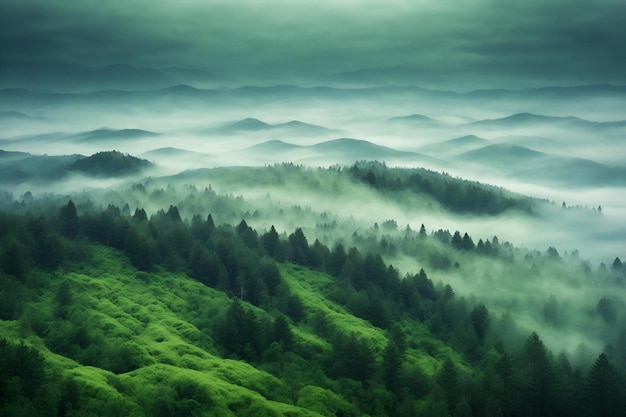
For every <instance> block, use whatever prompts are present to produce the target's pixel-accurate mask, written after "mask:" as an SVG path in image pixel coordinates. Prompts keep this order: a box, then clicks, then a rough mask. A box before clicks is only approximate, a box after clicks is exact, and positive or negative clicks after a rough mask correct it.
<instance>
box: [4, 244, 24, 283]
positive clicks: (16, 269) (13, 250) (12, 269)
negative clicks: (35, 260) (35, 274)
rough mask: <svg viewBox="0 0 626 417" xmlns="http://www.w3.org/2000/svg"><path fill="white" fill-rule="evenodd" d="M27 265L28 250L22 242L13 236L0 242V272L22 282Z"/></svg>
mask: <svg viewBox="0 0 626 417" xmlns="http://www.w3.org/2000/svg"><path fill="white" fill-rule="evenodd" d="M29 264H30V262H29V256H28V249H27V248H26V246H25V245H24V244H23V243H22V242H20V241H19V240H17V239H16V238H14V237H13V236H7V237H5V238H4V239H2V240H0V271H2V272H4V273H5V274H7V275H10V276H12V277H14V278H17V279H18V280H20V281H24V280H25V279H26V275H27V274H28V270H29V269H30V265H29Z"/></svg>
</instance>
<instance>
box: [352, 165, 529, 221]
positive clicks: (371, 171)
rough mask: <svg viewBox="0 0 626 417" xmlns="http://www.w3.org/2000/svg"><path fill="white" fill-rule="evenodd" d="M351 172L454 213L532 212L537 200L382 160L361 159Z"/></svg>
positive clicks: (377, 185)
mask: <svg viewBox="0 0 626 417" xmlns="http://www.w3.org/2000/svg"><path fill="white" fill-rule="evenodd" d="M348 172H349V174H350V175H351V177H352V178H354V179H356V180H358V181H361V182H363V183H365V184H368V185H370V186H371V187H373V188H374V189H376V190H379V191H380V192H383V193H389V194H391V195H394V196H396V197H399V192H402V193H405V192H407V191H410V192H413V193H417V194H425V195H429V196H431V197H433V198H434V199H435V200H436V201H437V202H439V203H440V204H441V205H442V206H443V207H445V208H446V209H448V210H450V211H453V212H460V213H474V214H483V215H484V214H490V215H492V214H500V213H502V212H504V211H506V210H509V209H516V210H520V211H523V212H528V213H532V208H533V206H534V205H535V204H536V203H537V201H534V200H533V199H531V198H528V197H524V196H521V195H516V194H513V193H511V192H508V191H506V190H503V189H502V188H499V187H494V186H490V185H485V184H481V183H478V182H473V181H468V180H462V179H459V178H453V177H451V176H449V175H446V174H445V173H444V174H439V173H436V172H433V171H429V170H427V169H423V168H388V167H387V166H386V165H385V164H382V163H378V162H357V163H356V164H354V165H353V166H352V167H351V168H350V169H349V170H348Z"/></svg>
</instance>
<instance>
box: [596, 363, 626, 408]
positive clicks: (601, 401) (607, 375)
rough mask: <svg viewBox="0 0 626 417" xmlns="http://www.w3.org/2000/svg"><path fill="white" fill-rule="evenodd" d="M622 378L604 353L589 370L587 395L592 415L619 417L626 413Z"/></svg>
mask: <svg viewBox="0 0 626 417" xmlns="http://www.w3.org/2000/svg"><path fill="white" fill-rule="evenodd" d="M620 385H621V378H620V375H619V373H618V372H617V370H616V369H615V367H614V366H613V365H611V363H610V362H609V360H608V358H607V357H606V355H605V354H604V353H602V354H600V356H598V359H596V362H595V363H594V364H593V366H592V367H591V369H590V370H589V376H588V377H587V394H588V401H589V408H590V412H591V415H593V416H599V417H617V416H619V415H623V412H624V408H623V407H624V405H625V404H624V401H623V400H624V399H623V395H624V393H623V392H622V391H621V390H620V389H619V387H620Z"/></svg>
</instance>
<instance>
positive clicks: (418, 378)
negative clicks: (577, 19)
mask: <svg viewBox="0 0 626 417" xmlns="http://www.w3.org/2000/svg"><path fill="white" fill-rule="evenodd" d="M251 170H252V171H251V172H250V173H249V175H250V176H251V178H255V179H256V181H260V182H261V183H267V182H271V181H274V180H273V179H272V176H273V175H275V172H277V171H276V170H278V172H280V174H281V178H290V176H288V175H284V174H285V172H283V171H285V170H286V171H290V172H291V173H292V174H297V175H299V176H300V177H301V181H302V184H303V186H305V187H313V188H314V187H319V180H320V178H323V176H322V177H320V176H319V175H320V173H319V172H320V171H316V170H303V169H302V168H298V167H294V166H283V167H275V168H271V169H266V170H263V169H261V170H258V169H257V172H255V171H254V169H251ZM368 170H370V171H368ZM245 171H246V169H235V170H234V171H232V172H233V174H235V173H236V174H237V175H239V174H241V173H244V172H245ZM261 174H262V175H261ZM330 174H332V175H339V176H340V177H341V176H343V175H347V176H348V178H350V180H349V181H356V184H360V183H365V184H364V186H365V187H372V188H373V189H374V192H379V193H382V194H385V195H388V197H389V198H394V193H397V192H398V191H399V190H402V189H405V188H406V189H407V191H408V192H411V193H413V192H415V193H418V194H422V193H423V194H429V195H430V197H431V198H433V201H439V200H438V199H439V198H442V197H441V196H442V195H443V194H439V193H437V192H434V191H425V189H424V188H421V187H423V182H419V181H418V180H417V179H416V175H417V174H416V173H414V172H411V171H405V170H397V171H396V170H390V169H388V168H386V167H385V166H383V165H379V164H367V163H363V164H357V165H355V166H353V167H352V168H350V169H346V170H345V171H334V170H329V171H323V175H330ZM420 174H423V175H424V178H429V177H428V175H429V174H428V173H426V172H421V173H420ZM267 175H269V177H267ZM226 177H227V176H226ZM277 177H278V176H277ZM182 178H183V181H188V180H189V179H190V178H191V177H190V176H189V174H183V177H182ZM200 178H203V177H200ZM373 178H375V179H376V180H375V181H371V180H372V179H373ZM440 178H441V179H440ZM176 179H178V178H177V177H173V178H170V179H169V181H172V183H171V184H170V185H169V186H166V187H165V188H160V187H161V185H160V184H159V183H158V182H153V181H151V180H149V181H147V182H146V183H143V184H141V183H134V184H131V185H128V186H124V187H122V188H121V189H118V190H116V189H115V188H112V189H108V190H92V191H88V192H83V193H78V194H76V195H75V196H73V197H70V198H68V197H67V196H57V195H54V194H43V195H33V194H32V193H30V192H28V193H25V194H24V195H22V196H21V197H20V198H19V199H15V198H14V197H13V196H11V195H7V197H6V199H5V200H4V203H3V212H2V214H1V216H0V234H1V236H2V239H1V241H0V265H1V268H0V278H1V282H2V292H0V295H1V296H2V302H1V303H0V305H1V306H2V310H1V311H0V314H1V319H2V322H1V323H2V329H3V330H2V333H3V335H4V336H3V337H4V339H2V342H1V343H0V347H1V349H2V350H3V355H1V357H3V358H6V359H4V360H3V362H2V367H1V372H2V379H1V380H2V381H3V382H2V383H3V389H2V392H3V396H2V400H1V403H0V406H1V407H2V410H3V415H19V413H21V412H24V410H30V411H26V412H29V413H31V414H42V415H48V414H50V415H52V414H55V415H90V414H93V413H97V414H99V415H103V414H105V415H119V414H120V413H121V414H127V415H148V416H152V415H181V414H194V415H329V416H330V415H363V414H366V415H407V416H408V415H415V414H418V415H433V414H437V415H568V416H571V415H589V414H592V415H619V414H620V413H621V410H622V409H623V408H622V407H623V406H624V400H625V393H624V389H623V386H624V385H623V378H624V373H625V370H626V356H625V355H624V352H623V349H621V348H620V346H623V345H624V343H626V332H624V330H623V329H624V323H625V321H624V320H626V306H625V304H624V301H623V299H622V298H620V296H619V295H618V294H621V292H622V291H623V285H624V279H625V278H626V270H625V269H624V267H623V265H622V263H621V260H620V259H619V258H616V259H615V260H614V261H613V262H612V263H611V264H610V265H608V266H605V265H594V264H591V263H589V262H587V261H584V260H583V259H581V258H580V256H579V255H578V254H577V253H572V254H567V255H564V254H561V253H559V251H558V249H556V248H553V247H550V248H549V249H548V250H546V251H544V252H540V251H536V250H530V249H525V248H520V247H516V246H514V245H513V244H511V243H508V242H500V240H499V239H498V237H497V236H491V237H483V238H480V237H476V236H471V234H470V233H467V232H465V231H462V230H457V231H453V232H451V231H448V230H442V229H438V230H430V229H427V228H426V226H425V225H423V224H422V225H421V227H419V228H417V227H416V228H415V230H413V229H412V228H410V227H408V226H407V227H406V228H403V227H402V226H399V225H398V224H397V222H396V221H395V220H394V219H387V220H384V221H381V222H380V224H379V223H375V224H372V225H369V226H363V225H362V223H359V222H358V221H357V220H356V219H353V220H352V221H346V223H345V224H343V225H341V224H340V223H341V222H342V220H343V218H342V217H341V216H336V215H334V216H333V215H331V214H330V213H327V212H321V213H320V212H317V211H315V210H311V209H302V208H301V207H298V206H293V207H288V206H282V205H280V203H278V202H274V201H273V200H272V198H271V197H269V196H268V197H266V198H265V200H266V203H267V205H266V206H265V207H261V208H260V209H258V210H255V211H251V207H254V206H255V205H254V204H251V203H250V202H248V200H246V199H245V198H242V197H241V196H232V195H223V194H219V193H217V192H216V191H214V190H213V189H212V188H209V187H206V188H205V189H198V188H197V187H196V186H194V185H184V186H181V185H173V184H174V183H175V182H176V181H174V180H176ZM416 181H418V182H417V183H418V185H414V184H415V183H416ZM430 181H432V183H433V184H435V188H436V187H437V184H440V185H439V186H440V187H444V190H445V187H446V186H451V185H452V186H457V187H459V188H461V189H462V188H463V187H467V188H470V189H481V190H483V193H484V194H485V195H486V196H487V197H486V198H487V201H491V202H495V203H497V202H501V203H500V204H502V206H501V207H502V209H503V210H506V209H511V208H512V207H513V208H514V207H515V205H516V204H520V206H519V207H520V210H521V213H523V215H526V216H531V217H534V216H535V214H533V211H532V210H531V211H528V210H525V208H526V207H528V206H529V205H531V207H532V205H538V204H539V205H540V204H547V203H546V202H540V201H533V200H528V199H526V198H523V197H520V196H515V195H510V194H508V193H507V192H505V191H503V190H500V189H495V188H489V187H484V186H481V185H480V184H474V183H468V182H460V181H457V180H453V179H451V178H450V179H446V178H445V177H439V176H433V177H432V178H430V179H429V182H430ZM438 181H439V182H438ZM225 183H226V184H228V181H227V180H226V181H225ZM316 184H317V185H316ZM414 187H417V188H414ZM461 195H464V194H461ZM467 195H475V194H473V193H468V194H467ZM492 195H493V196H492ZM105 201H110V202H111V203H108V204H106V205H104V204H103V202H105ZM168 201H169V202H170V204H167V202H168ZM113 202H117V203H118V204H119V205H116V204H113ZM142 203H144V204H142ZM163 203H166V205H163V206H162V207H161V208H157V207H159V204H163ZM467 204H468V207H470V208H469V210H470V211H472V210H479V211H480V209H479V208H477V206H476V205H475V203H473V202H471V201H467ZM445 205H446V203H443V202H442V206H445ZM144 207H150V208H149V209H148V210H146V209H145V208H144ZM455 207H458V206H453V208H451V210H458V208H455ZM491 207H496V206H493V205H492V206H491ZM270 209H271V210H274V211H277V212H276V213H274V215H275V217H274V218H280V217H290V218H291V217H293V218H294V219H295V220H294V221H295V222H298V221H300V222H302V224H308V225H311V226H308V227H306V228H305V229H303V228H302V227H295V228H293V229H284V228H282V227H275V226H274V225H272V224H271V223H265V222H266V221H267V220H268V219H270V218H272V215H271V214H269V213H268V211H269V210H270ZM483 209H484V206H483ZM251 224H255V225H256V226H255V227H253V226H251ZM349 228H352V232H351V233H344V232H343V230H347V229H349ZM341 235H343V236H348V238H345V237H344V238H339V236H341ZM407 258H410V259H413V261H414V262H413V263H406V262H405V263H403V262H402V260H406V259H407ZM394 265H399V267H398V266H394ZM406 265H412V267H406ZM415 265H421V267H420V268H419V269H416V270H414V269H411V268H413V267H415ZM548 277H550V285H552V286H553V288H552V292H550V289H548V288H543V287H542V285H545V283H546V280H547V279H548ZM542 283H543V284H542ZM512 287H517V290H515V291H513V292H514V294H513V295H512V296H511V294H510V290H507V288H512ZM567 287H569V288H572V289H575V290H573V291H572V292H570V293H564V292H563V291H561V288H567ZM497 288H501V290H497ZM557 288H558V289H559V290H558V291H557ZM583 288H584V292H585V294H584V296H581V295H580V292H581V290H582V289H583ZM507 291H509V295H508V296H507V295H505V294H506V292H507ZM564 294H568V295H564ZM577 294H579V295H577ZM581 307H582V311H581ZM620 329H621V330H620ZM18 357H19V358H26V357H27V358H28V360H15V359H12V358H18ZM157 381H159V382H158V383H157ZM538 387H541V388H538ZM225 389H226V390H232V393H231V394H229V395H228V394H226V393H225V391H224V390H225Z"/></svg>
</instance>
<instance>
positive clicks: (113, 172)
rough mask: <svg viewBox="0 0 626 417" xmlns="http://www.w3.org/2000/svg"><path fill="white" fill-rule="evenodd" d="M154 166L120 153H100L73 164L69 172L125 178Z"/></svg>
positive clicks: (143, 160)
mask: <svg viewBox="0 0 626 417" xmlns="http://www.w3.org/2000/svg"><path fill="white" fill-rule="evenodd" d="M152 166H153V165H152V163H151V162H149V161H146V160H145V159H139V158H137V157H134V156H132V155H126V154H123V153H122V152H118V151H108V152H98V153H95V154H93V155H91V156H89V157H86V158H82V159H79V160H77V161H75V162H74V163H72V164H71V165H70V166H69V168H68V170H69V171H76V172H81V173H84V174H86V175H91V176H95V177H105V178H106V177H124V176H128V175H132V174H137V173H140V172H141V171H144V170H146V169H148V168H151V167H152Z"/></svg>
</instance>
